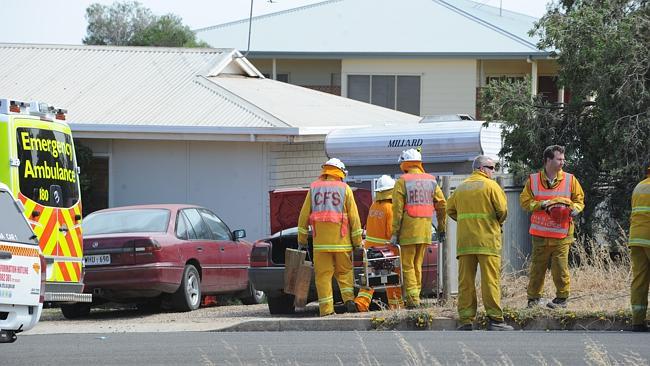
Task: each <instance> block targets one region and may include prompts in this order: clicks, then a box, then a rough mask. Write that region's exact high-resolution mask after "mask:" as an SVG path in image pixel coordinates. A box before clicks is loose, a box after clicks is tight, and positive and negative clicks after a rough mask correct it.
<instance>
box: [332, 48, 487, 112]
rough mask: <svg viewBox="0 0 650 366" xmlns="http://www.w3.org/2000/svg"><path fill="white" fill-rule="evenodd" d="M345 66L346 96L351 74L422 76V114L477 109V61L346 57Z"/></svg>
mask: <svg viewBox="0 0 650 366" xmlns="http://www.w3.org/2000/svg"><path fill="white" fill-rule="evenodd" d="M341 68H342V72H341V75H342V76H341V80H342V81H341V89H342V93H343V96H347V76H348V75H349V74H362V75H368V74H370V75H373V74H374V75H420V77H421V79H420V82H421V95H420V98H421V100H420V115H423V116H424V115H431V114H450V113H469V114H471V115H474V114H475V111H476V87H477V85H476V60H466V59H449V60H447V59H416V60H408V59H344V60H343V61H342V65H341Z"/></svg>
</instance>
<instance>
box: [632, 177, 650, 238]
mask: <svg viewBox="0 0 650 366" xmlns="http://www.w3.org/2000/svg"><path fill="white" fill-rule="evenodd" d="M629 245H630V246H631V247H635V246H639V247H646V248H650V178H646V179H645V180H643V181H641V182H640V183H639V184H637V185H636V187H634V191H633V192H632V214H631V216H630V239H629Z"/></svg>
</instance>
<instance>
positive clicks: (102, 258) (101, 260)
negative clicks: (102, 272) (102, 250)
mask: <svg viewBox="0 0 650 366" xmlns="http://www.w3.org/2000/svg"><path fill="white" fill-rule="evenodd" d="M84 263H85V264H86V265H87V266H99V265H102V264H111V255H110V254H97V255H86V256H84Z"/></svg>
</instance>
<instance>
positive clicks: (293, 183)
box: [269, 142, 327, 189]
mask: <svg viewBox="0 0 650 366" xmlns="http://www.w3.org/2000/svg"><path fill="white" fill-rule="evenodd" d="M326 160H327V156H326V155H325V144H324V143H323V142H306V143H296V144H289V143H274V144H271V146H270V151H269V174H270V177H269V186H270V189H277V188H291V187H307V186H309V184H310V183H311V182H313V181H314V179H316V178H317V177H318V174H319V173H320V170H321V165H322V164H323V163H324V162H325V161H326Z"/></svg>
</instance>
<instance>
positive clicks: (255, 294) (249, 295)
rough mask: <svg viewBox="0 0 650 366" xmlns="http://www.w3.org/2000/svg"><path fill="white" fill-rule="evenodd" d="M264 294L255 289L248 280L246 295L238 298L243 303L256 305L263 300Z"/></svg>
mask: <svg viewBox="0 0 650 366" xmlns="http://www.w3.org/2000/svg"><path fill="white" fill-rule="evenodd" d="M265 297H266V295H264V292H262V291H259V290H257V289H255V286H253V283H252V282H250V281H248V288H247V289H246V295H245V296H242V297H240V298H239V300H241V302H242V304H244V305H257V304H261V303H263V302H264V299H265Z"/></svg>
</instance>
